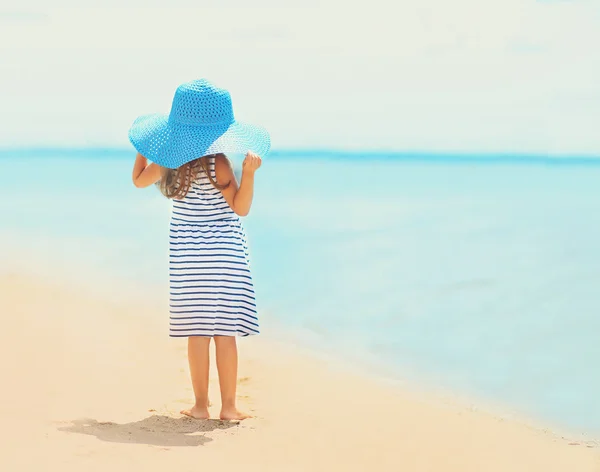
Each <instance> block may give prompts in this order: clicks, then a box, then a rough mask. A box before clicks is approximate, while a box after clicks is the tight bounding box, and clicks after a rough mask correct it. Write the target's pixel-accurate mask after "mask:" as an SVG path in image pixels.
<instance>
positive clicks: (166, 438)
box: [58, 415, 239, 447]
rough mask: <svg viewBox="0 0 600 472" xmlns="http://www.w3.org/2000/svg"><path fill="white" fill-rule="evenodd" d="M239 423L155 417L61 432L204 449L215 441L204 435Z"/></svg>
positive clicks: (77, 425) (87, 423) (90, 423)
mask: <svg viewBox="0 0 600 472" xmlns="http://www.w3.org/2000/svg"><path fill="white" fill-rule="evenodd" d="M238 424H239V423H237V422H228V421H221V420H194V419H192V418H187V417H184V418H171V417H169V416H159V415H152V416H150V417H148V418H145V419H143V420H140V421H135V422H132V423H125V424H117V423H111V422H107V423H100V422H98V421H96V420H93V419H80V420H75V421H73V422H72V423H71V424H70V425H68V426H63V427H60V428H58V429H59V431H65V432H68V433H79V434H88V435H91V436H96V437H97V438H98V439H100V440H101V441H108V442H119V443H125V444H149V445H151V446H165V447H168V446H201V445H203V444H205V443H207V442H210V441H212V439H211V438H208V437H206V436H205V435H204V434H199V433H208V432H210V431H215V430H217V429H229V428H235V427H237V426H238Z"/></svg>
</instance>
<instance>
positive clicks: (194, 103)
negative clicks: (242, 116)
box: [169, 79, 234, 126]
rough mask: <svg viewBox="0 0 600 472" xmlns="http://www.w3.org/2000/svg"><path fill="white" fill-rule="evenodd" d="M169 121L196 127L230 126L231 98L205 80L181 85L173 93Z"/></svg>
mask: <svg viewBox="0 0 600 472" xmlns="http://www.w3.org/2000/svg"><path fill="white" fill-rule="evenodd" d="M169 121H176V122H177V123H182V124H188V125H197V126H202V125H205V126H206V125H219V124H220V125H223V124H231V123H233V122H234V116H233V107H232V105H231V96H230V95H229V92H228V91H227V90H224V89H220V88H218V87H215V86H214V85H213V84H211V83H210V82H209V81H208V80H206V79H201V80H194V81H193V82H187V83H185V84H182V85H180V86H179V87H177V90H176V92H175V97H174V98H173V105H172V106H171V113H170V114H169Z"/></svg>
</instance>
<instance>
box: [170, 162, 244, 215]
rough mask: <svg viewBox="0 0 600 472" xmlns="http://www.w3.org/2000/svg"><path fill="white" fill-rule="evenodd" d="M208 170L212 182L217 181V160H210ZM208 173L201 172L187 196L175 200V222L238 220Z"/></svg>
mask: <svg viewBox="0 0 600 472" xmlns="http://www.w3.org/2000/svg"><path fill="white" fill-rule="evenodd" d="M208 168H209V169H208V170H209V172H210V176H211V178H212V182H215V181H216V174H215V158H214V157H210V158H208ZM212 182H211V179H209V178H208V175H207V174H206V172H204V171H202V172H200V174H199V176H198V177H197V178H196V180H194V181H193V182H192V184H191V186H190V189H189V190H188V192H187V194H186V195H185V196H184V197H182V198H180V199H173V213H172V220H173V222H175V223H177V222H185V223H187V224H189V223H203V222H208V221H219V220H237V219H238V216H237V215H236V214H235V212H234V211H233V210H232V209H231V207H230V206H229V204H228V203H227V201H226V200H225V197H223V194H222V192H221V191H220V190H219V189H217V188H216V187H215V185H214V184H213V183H212Z"/></svg>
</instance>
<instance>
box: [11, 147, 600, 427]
mask: <svg viewBox="0 0 600 472" xmlns="http://www.w3.org/2000/svg"><path fill="white" fill-rule="evenodd" d="M16 154H18V156H17V157H18V159H9V156H11V155H13V156H14V155H16ZM132 159H133V154H132V153H131V152H128V151H102V150H96V151H69V152H64V151H35V152H33V151H28V152H25V151H22V152H18V153H15V152H12V153H11V152H3V153H2V154H0V172H1V173H2V175H3V176H4V182H3V186H2V187H0V197H1V198H0V211H1V216H2V218H1V222H0V238H2V241H3V247H4V251H3V252H2V254H1V257H0V262H2V263H3V265H4V266H7V267H14V266H15V265H16V266H18V267H24V268H27V269H34V270H40V271H43V270H42V269H44V270H47V269H48V267H50V270H51V271H55V272H70V274H71V275H72V276H75V277H77V276H79V275H80V274H85V277H89V278H90V280H92V281H93V283H94V284H96V285H97V286H99V287H104V288H105V289H109V290H114V291H115V292H118V290H119V287H121V288H122V287H124V286H127V284H136V285H138V286H143V287H144V288H145V289H147V290H148V293H153V294H154V296H156V297H162V294H163V293H164V296H165V297H166V293H167V287H166V283H167V282H166V281H167V274H166V262H167V222H168V218H169V214H168V211H169V206H168V202H167V201H166V200H165V199H163V198H162V197H161V196H160V195H159V193H158V191H157V190H156V189H154V188H150V189H145V190H138V189H135V188H134V187H133V186H132V185H131V180H130V172H131V165H132ZM599 182H600V161H591V160H590V161H585V160H581V159H580V160H571V161H569V160H567V159H564V160H561V161H552V160H536V159H533V158H527V159H523V160H519V158H518V157H515V156H512V157H506V156H497V158H494V159H491V160H489V161H486V160H485V158H483V157H482V158H479V159H477V158H464V157H461V156H452V157H445V158H444V157H437V158H433V157H431V158H429V157H427V156H419V157H418V158H410V156H409V155H404V156H387V155H383V154H380V155H373V156H368V155H360V154H355V155H348V156H344V155H336V154H328V153H318V152H313V153H302V152H297V153H294V154H287V155H286V154H281V153H280V154H277V153H274V154H273V155H272V157H270V158H269V159H267V160H266V161H265V164H264V166H263V168H262V169H261V170H260V171H259V174H258V175H257V192H256V198H255V205H254V207H253V210H252V213H251V216H250V217H249V218H248V219H247V220H246V221H245V225H246V228H247V230H248V234H249V237H250V242H251V250H252V259H253V271H254V276H255V279H256V285H257V292H258V296H259V301H260V306H261V307H262V310H263V312H264V318H263V324H264V325H265V326H264V327H265V329H266V330H268V329H269V327H270V326H277V328H278V329H279V328H281V329H285V330H288V331H289V332H292V333H300V334H299V335H302V336H304V335H305V336H306V337H307V339H308V338H310V340H311V343H313V344H314V343H317V344H319V343H322V344H323V345H325V344H326V345H327V346H329V347H330V348H331V349H333V350H334V351H335V352H336V353H337V354H338V355H339V356H340V357H347V358H349V359H360V358H361V357H362V356H364V357H365V358H367V357H368V358H375V359H377V360H378V361H379V362H381V363H382V364H386V365H387V366H390V367H392V369H393V370H392V372H395V373H396V375H398V376H399V377H401V376H404V375H406V376H414V377H416V378H418V377H419V376H422V377H423V378H427V379H428V380H433V381H435V382H436V383H437V384H439V385H441V386H444V387H446V388H450V389H453V390H454V391H457V392H466V393H472V394H473V395H477V396H478V397H480V398H484V399H490V400H492V401H497V402H500V403H501V404H504V405H507V406H509V407H511V408H514V409H515V410H516V411H519V412H522V413H525V414H527V415H530V416H532V417H537V418H540V419H543V420H545V421H548V422H550V423H554V424H556V425H559V426H562V427H564V428H568V429H569V430H572V431H577V432H588V433H591V434H593V435H595V436H600V409H599V408H597V402H598V400H597V399H598V398H600V376H598V375H597V366H598V364H599V362H600V343H598V341H597V336H598V334H597V333H598V330H599V328H600V319H599V316H598V315H599V314H600V297H599V296H598V293H599V288H598V287H600V243H599V241H600V219H599V218H597V214H598V213H599V210H600V186H599V185H598V183H599ZM23 249H24V250H23ZM84 268H87V269H84ZM86 280H87V279H86ZM150 291H152V292H150ZM165 303H166V298H165ZM165 316H166V312H165ZM165 335H166V332H165Z"/></svg>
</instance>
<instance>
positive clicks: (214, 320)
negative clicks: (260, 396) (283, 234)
mask: <svg viewBox="0 0 600 472" xmlns="http://www.w3.org/2000/svg"><path fill="white" fill-rule="evenodd" d="M210 171H211V175H212V177H213V179H216V177H215V167H214V158H211V161H210ZM169 278H170V305H169V306H170V336H172V337H187V336H211V337H212V336H236V335H237V336H248V335H251V334H258V331H259V330H258V319H257V313H256V302H255V296H254V286H253V283H252V276H251V274H250V260H249V256H248V245H247V242H246V235H245V233H244V229H243V227H242V224H241V221H240V219H239V217H238V216H237V215H236V214H235V213H234V212H233V210H231V208H230V207H229V205H228V204H227V202H226V201H225V198H223V195H222V194H221V191H220V190H218V189H216V188H215V187H214V186H213V185H212V184H211V183H210V180H209V179H208V177H207V176H206V175H205V174H202V176H201V177H199V178H198V180H196V181H195V182H194V183H193V184H192V186H191V187H190V190H189V192H188V194H187V195H186V196H185V198H183V199H182V200H175V199H174V200H173V212H172V216H171V227H170V234H169Z"/></svg>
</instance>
